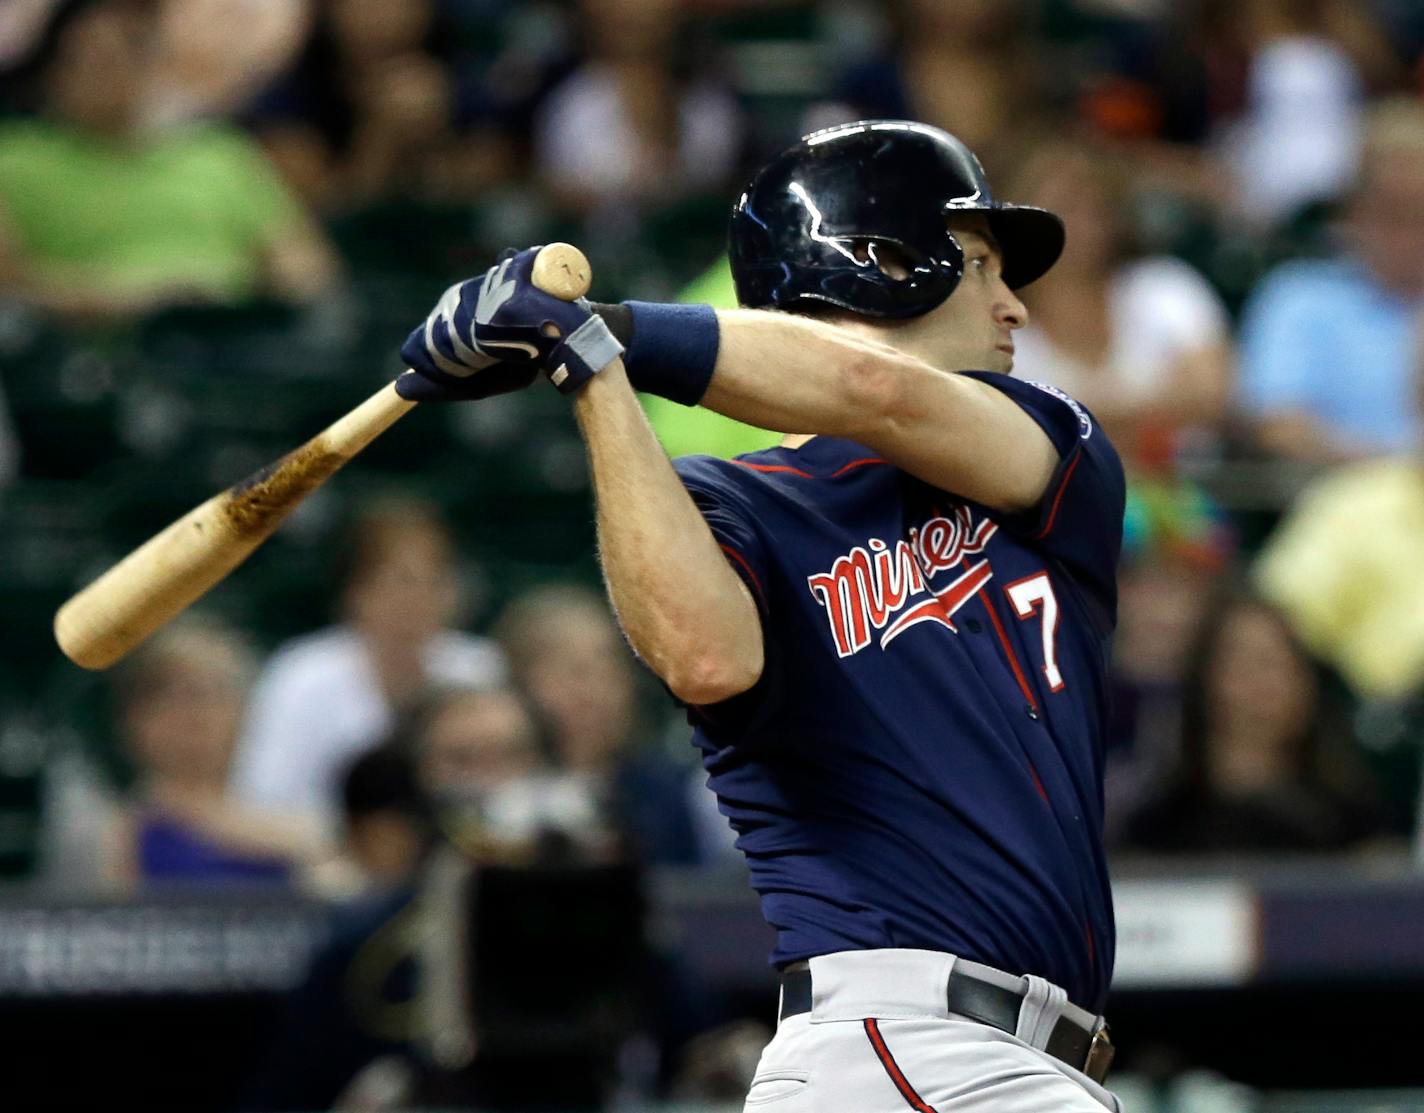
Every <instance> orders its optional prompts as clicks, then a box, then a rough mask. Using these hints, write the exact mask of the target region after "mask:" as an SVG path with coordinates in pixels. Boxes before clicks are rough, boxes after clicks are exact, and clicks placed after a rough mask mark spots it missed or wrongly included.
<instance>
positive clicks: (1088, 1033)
mask: <svg viewBox="0 0 1424 1113" xmlns="http://www.w3.org/2000/svg"><path fill="white" fill-rule="evenodd" d="M964 965H965V964H964V963H956V964H955V966H954V968H953V969H952V970H951V971H950V975H949V992H948V994H947V995H946V996H947V1000H946V1002H945V1004H946V1008H947V1009H948V1011H949V1012H952V1013H956V1014H958V1015H959V1016H967V1017H969V1019H971V1020H977V1021H979V1023H981V1024H987V1025H989V1027H991V1028H997V1029H999V1031H1001V1032H1008V1033H1009V1034H1010V1035H1012V1034H1013V1033H1015V1032H1016V1031H1018V1026H1019V1007H1020V1006H1021V1005H1022V1004H1023V993H1022V992H1020V991H1016V990H1012V989H1008V988H1005V987H1004V986H1001V985H995V984H994V983H993V982H991V981H987V980H985V979H984V978H981V977H978V976H976V975H975V974H973V973H971V972H969V971H967V970H965V969H963V966H964ZM810 1011H811V971H809V970H791V971H788V972H786V973H784V974H782V976H781V1019H782V1020H785V1019H786V1018H787V1017H789V1016H796V1015H798V1014H800V1013H808V1012H810ZM1070 1013H1071V1014H1073V1015H1069V1014H1070ZM1043 1050H1044V1051H1046V1052H1048V1054H1050V1055H1052V1056H1053V1057H1054V1058H1055V1059H1059V1060H1061V1061H1062V1062H1065V1063H1067V1064H1068V1065H1069V1066H1070V1067H1073V1068H1074V1069H1075V1070H1080V1071H1082V1072H1083V1073H1084V1074H1086V1075H1087V1076H1088V1077H1089V1078H1091V1079H1092V1080H1093V1081H1094V1082H1097V1083H1099V1084H1101V1083H1102V1081H1103V1079H1104V1078H1106V1077H1107V1073H1108V1068H1109V1067H1110V1066H1112V1057H1113V1045H1112V1039H1111V1037H1110V1036H1109V1033H1108V1026H1107V1024H1105V1023H1104V1022H1103V1020H1102V1018H1101V1017H1094V1016H1093V1015H1092V1014H1091V1013H1089V1012H1087V1011H1086V1010H1084V1009H1080V1008H1077V1007H1076V1006H1072V1005H1070V1006H1068V1009H1067V1010H1066V1011H1065V1012H1064V1015H1062V1016H1060V1017H1059V1018H1058V1023H1057V1024H1055V1025H1054V1026H1053V1032H1052V1034H1050V1035H1049V1037H1048V1043H1047V1044H1046V1045H1045V1046H1044V1048H1043Z"/></svg>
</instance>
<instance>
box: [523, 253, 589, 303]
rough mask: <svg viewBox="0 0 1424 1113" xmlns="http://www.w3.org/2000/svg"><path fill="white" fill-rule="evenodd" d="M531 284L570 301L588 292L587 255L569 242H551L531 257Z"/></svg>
mask: <svg viewBox="0 0 1424 1113" xmlns="http://www.w3.org/2000/svg"><path fill="white" fill-rule="evenodd" d="M532 277H533V279H534V285H535V286H538V287H539V289H541V290H543V291H544V293H546V294H553V295H554V297H556V298H561V299H562V300H564V301H573V300H574V299H575V298H581V297H583V296H584V295H585V294H586V293H588V288H589V286H590V285H592V283H593V270H592V268H591V267H589V265H588V257H587V256H586V255H584V253H583V252H582V251H580V250H579V249H578V248H576V247H575V246H574V245H573V244H571V243H551V244H548V245H547V246H545V247H542V248H540V249H539V254H538V255H536V256H535V257H534V271H533V275H532Z"/></svg>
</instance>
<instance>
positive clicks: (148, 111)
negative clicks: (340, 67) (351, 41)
mask: <svg viewBox="0 0 1424 1113" xmlns="http://www.w3.org/2000/svg"><path fill="white" fill-rule="evenodd" d="M158 10H159V36H158V44H157V48H156V49H155V51H154V57H153V59H152V62H151V64H150V70H149V80H148V91H147V95H146V97H145V99H144V103H143V105H142V108H141V113H142V117H143V120H144V122H145V125H146V126H148V127H168V126H171V125H173V124H181V123H185V122H187V121H189V120H201V119H207V118H212V117H214V116H221V117H226V116H231V115H232V114H233V113H235V112H236V111H237V110H239V109H241V108H242V107H243V106H244V105H245V104H246V103H247V102H248V101H249V100H250V99H251V97H252V96H253V95H254V94H255V93H256V92H258V91H259V90H260V89H261V88H262V87H263V86H264V85H265V84H266V83H267V82H269V81H270V80H271V79H272V78H273V76H274V75H276V74H277V73H280V72H281V70H282V69H283V68H285V67H286V66H288V65H290V64H291V62H292V60H293V58H294V56H295V55H296V53H297V51H298V50H299V49H300V48H301V45H302V42H303V41H304V39H305V38H306V35H307V32H308V30H309V28H310V24H311V19H312V4H311V0H159V9H158ZM235 28H241V29H242V33H241V34H234V33H233V31H234V29H235Z"/></svg>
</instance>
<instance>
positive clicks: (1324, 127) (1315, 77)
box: [1222, 0, 1388, 227]
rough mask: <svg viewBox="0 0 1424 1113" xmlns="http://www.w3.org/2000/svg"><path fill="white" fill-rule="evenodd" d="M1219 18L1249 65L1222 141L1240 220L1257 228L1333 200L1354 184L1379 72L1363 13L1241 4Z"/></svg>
mask: <svg viewBox="0 0 1424 1113" xmlns="http://www.w3.org/2000/svg"><path fill="white" fill-rule="evenodd" d="M1233 7H1234V10H1233V11H1230V12H1229V13H1227V15H1226V18H1227V20H1228V21H1230V22H1231V23H1233V24H1234V25H1235V31H1236V34H1237V35H1238V36H1239V38H1240V41H1241V44H1242V45H1243V46H1244V47H1245V49H1246V52H1247V57H1248V62H1247V70H1246V75H1245V99H1244V104H1243V106H1242V112H1241V115H1240V116H1239V117H1238V118H1236V119H1235V120H1234V121H1233V122H1232V123H1231V125H1230V127H1229V129H1227V132H1226V134H1225V135H1223V136H1222V140H1223V142H1222V147H1223V153H1224V155H1225V158H1226V163H1227V165H1228V167H1229V168H1230V169H1231V171H1232V173H1233V176H1234V179H1235V186H1236V194H1237V205H1238V207H1239V210H1240V213H1241V215H1243V216H1244V217H1246V218H1247V219H1248V220H1250V221H1252V222H1253V223H1255V224H1257V225H1258V226H1261V227H1267V226H1269V225H1272V224H1277V223H1280V222H1282V221H1284V220H1286V219H1288V218H1289V217H1290V216H1292V215H1293V214H1294V213H1296V212H1298V211H1299V210H1300V209H1301V208H1302V207H1303V206H1305V205H1307V204H1309V203H1311V202H1315V201H1321V200H1330V199H1333V198H1336V197H1339V196H1341V195H1342V194H1343V193H1345V192H1346V190H1348V189H1349V187H1350V185H1351V183H1352V181H1353V180H1354V176H1355V167H1356V162H1357V160H1358V155H1359V146H1360V128H1361V119H1362V113H1363V111H1364V101H1365V94H1366V81H1367V79H1368V72H1369V70H1371V69H1372V70H1375V71H1378V70H1379V69H1380V68H1381V67H1385V66H1387V64H1388V61H1387V58H1388V51H1387V47H1385V46H1384V43H1383V39H1382V33H1381V32H1380V29H1379V28H1378V27H1376V26H1374V25H1373V24H1372V23H1371V21H1370V17H1369V16H1368V15H1367V14H1365V13H1363V12H1361V10H1360V9H1361V8H1362V7H1363V5H1359V4H1353V3H1338V2H1336V0H1249V2H1248V3H1243V4H1239V5H1234V6H1233Z"/></svg>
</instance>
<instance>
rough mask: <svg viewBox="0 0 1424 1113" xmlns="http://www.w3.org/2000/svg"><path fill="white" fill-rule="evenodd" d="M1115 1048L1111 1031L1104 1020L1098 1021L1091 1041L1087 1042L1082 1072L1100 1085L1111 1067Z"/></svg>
mask: <svg viewBox="0 0 1424 1113" xmlns="http://www.w3.org/2000/svg"><path fill="white" fill-rule="evenodd" d="M1115 1050H1116V1049H1115V1048H1114V1047H1113V1043H1112V1033H1111V1032H1109V1031H1108V1026H1107V1024H1106V1023H1105V1022H1102V1021H1099V1023H1098V1027H1097V1028H1096V1030H1094V1032H1093V1039H1092V1042H1091V1043H1089V1044H1088V1054H1087V1057H1086V1058H1085V1059H1084V1060H1083V1073H1084V1074H1086V1075H1087V1076H1088V1077H1089V1078H1091V1079H1092V1080H1093V1081H1094V1082H1096V1083H1098V1084H1099V1085H1101V1084H1102V1082H1103V1079H1105V1078H1107V1076H1108V1070H1109V1069H1110V1068H1111V1067H1112V1061H1113V1054H1114V1052H1115Z"/></svg>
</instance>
